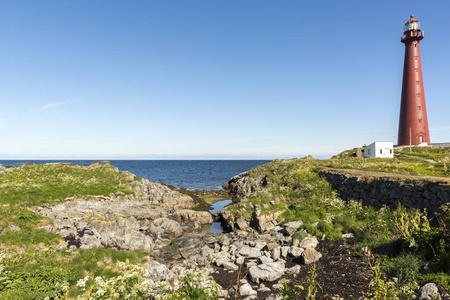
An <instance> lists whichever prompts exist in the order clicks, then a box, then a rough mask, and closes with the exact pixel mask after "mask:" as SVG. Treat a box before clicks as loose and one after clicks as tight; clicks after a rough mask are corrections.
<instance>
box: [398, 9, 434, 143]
mask: <svg viewBox="0 0 450 300" xmlns="http://www.w3.org/2000/svg"><path fill="white" fill-rule="evenodd" d="M423 36H424V34H423V31H421V30H420V22H419V21H418V20H416V19H414V16H413V15H411V18H410V19H409V21H408V22H406V23H405V31H404V32H403V36H402V39H401V41H402V43H404V44H405V63H404V66H403V85H402V101H401V106H400V122H399V127H398V145H399V146H405V145H417V144H420V143H427V144H430V133H429V130H428V119H427V108H426V105H425V92H424V89H423V78H422V66H421V63H420V49H419V41H420V40H422V39H423Z"/></svg>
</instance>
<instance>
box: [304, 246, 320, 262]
mask: <svg viewBox="0 0 450 300" xmlns="http://www.w3.org/2000/svg"><path fill="white" fill-rule="evenodd" d="M300 257H301V259H302V263H303V264H305V265H309V264H312V263H314V262H316V261H318V260H319V259H320V258H321V257H322V253H320V252H318V251H316V249H314V248H308V249H306V250H305V251H303V253H302V255H301V256H300Z"/></svg>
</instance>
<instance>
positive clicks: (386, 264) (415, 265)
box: [381, 254, 423, 284]
mask: <svg viewBox="0 0 450 300" xmlns="http://www.w3.org/2000/svg"><path fill="white" fill-rule="evenodd" d="M422 263H423V261H422V259H420V258H419V257H417V256H415V255H412V254H406V255H402V256H398V257H395V258H391V259H385V260H383V262H382V263H381V269H382V270H383V272H385V273H386V274H387V275H388V276H389V277H395V278H397V279H398V282H399V283H401V284H402V283H409V282H413V281H415V280H416V279H417V276H418V275H419V270H420V267H421V265H422Z"/></svg>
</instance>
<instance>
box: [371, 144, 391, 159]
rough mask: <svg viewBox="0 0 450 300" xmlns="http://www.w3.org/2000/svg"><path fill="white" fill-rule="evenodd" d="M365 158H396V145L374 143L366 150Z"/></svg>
mask: <svg viewBox="0 0 450 300" xmlns="http://www.w3.org/2000/svg"><path fill="white" fill-rule="evenodd" d="M364 157H366V158H370V157H381V158H394V143H393V142H373V143H372V144H370V145H369V146H367V147H365V148H364Z"/></svg>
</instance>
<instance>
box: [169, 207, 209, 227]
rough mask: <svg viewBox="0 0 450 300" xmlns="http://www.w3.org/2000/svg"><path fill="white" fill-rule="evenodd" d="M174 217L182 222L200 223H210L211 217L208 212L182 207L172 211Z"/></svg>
mask: <svg viewBox="0 0 450 300" xmlns="http://www.w3.org/2000/svg"><path fill="white" fill-rule="evenodd" d="M174 216H175V218H177V219H179V220H181V221H183V222H193V223H197V224H200V225H204V224H211V223H212V222H213V217H212V215H211V213H210V212H207V211H196V210H191V209H183V210H179V211H176V212H175V213H174Z"/></svg>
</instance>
